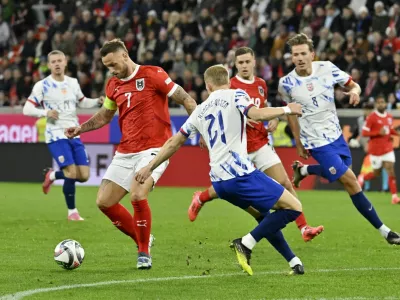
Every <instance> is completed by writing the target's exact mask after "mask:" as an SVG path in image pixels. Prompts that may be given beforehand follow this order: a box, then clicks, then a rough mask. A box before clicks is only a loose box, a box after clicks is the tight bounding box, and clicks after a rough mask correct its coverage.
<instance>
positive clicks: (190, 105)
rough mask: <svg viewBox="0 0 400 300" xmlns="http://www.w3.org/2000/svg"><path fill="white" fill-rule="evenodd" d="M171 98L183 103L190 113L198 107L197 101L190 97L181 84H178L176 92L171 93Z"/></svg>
mask: <svg viewBox="0 0 400 300" xmlns="http://www.w3.org/2000/svg"><path fill="white" fill-rule="evenodd" d="M171 99H172V100H173V101H175V102H176V103H178V104H180V105H183V106H184V107H185V109H186V111H187V113H188V114H189V115H190V114H191V113H192V112H193V111H194V110H195V109H196V106H197V104H196V101H194V99H193V98H192V97H190V96H189V94H188V93H186V92H185V90H184V89H183V88H182V87H181V86H178V88H177V89H176V90H175V92H174V93H173V94H172V95H171Z"/></svg>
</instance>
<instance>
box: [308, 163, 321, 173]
mask: <svg viewBox="0 0 400 300" xmlns="http://www.w3.org/2000/svg"><path fill="white" fill-rule="evenodd" d="M307 173H308V174H310V175H318V176H322V168H321V166H320V165H309V166H308V167H307Z"/></svg>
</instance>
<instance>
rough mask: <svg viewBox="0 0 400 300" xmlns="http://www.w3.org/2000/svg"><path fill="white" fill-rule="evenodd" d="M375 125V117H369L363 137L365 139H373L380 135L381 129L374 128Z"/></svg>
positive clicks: (363, 130)
mask: <svg viewBox="0 0 400 300" xmlns="http://www.w3.org/2000/svg"><path fill="white" fill-rule="evenodd" d="M374 123H375V118H374V116H373V115H369V116H368V117H367V119H366V120H365V123H364V126H363V128H362V132H361V135H362V136H365V137H373V136H377V135H379V131H380V129H375V128H373V125H374Z"/></svg>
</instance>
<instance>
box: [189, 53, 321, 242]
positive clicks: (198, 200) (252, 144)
mask: <svg viewBox="0 0 400 300" xmlns="http://www.w3.org/2000/svg"><path fill="white" fill-rule="evenodd" d="M255 64H256V60H255V58H254V52H253V50H252V49H251V48H248V47H241V48H238V49H237V50H236V52H235V66H236V68H237V69H238V74H237V75H236V76H235V77H233V78H231V81H230V87H231V88H232V89H242V90H244V91H246V93H247V94H248V95H249V96H250V99H251V101H252V102H253V104H254V105H255V106H256V107H258V108H263V107H264V106H265V102H266V95H267V85H266V83H265V81H264V80H263V79H261V78H259V77H257V76H254V68H255ZM250 122H251V123H250ZM250 122H249V119H248V122H247V126H246V134H247V152H248V153H249V157H250V159H251V161H252V162H253V163H254V165H255V166H256V168H257V169H258V170H260V171H261V172H264V173H265V174H267V175H268V176H270V177H271V178H273V179H275V180H276V181H277V182H278V183H280V184H281V185H283V186H284V187H285V188H286V189H287V190H288V191H289V192H290V193H291V194H292V195H293V196H295V197H296V198H298V197H297V194H296V192H295V190H294V188H293V186H292V183H291V182H290V180H289V177H288V175H287V173H286V171H285V168H284V167H283V165H282V162H281V160H280V158H279V156H278V155H277V154H276V152H275V150H274V148H273V147H272V146H271V145H270V144H269V142H268V131H270V132H273V131H274V130H275V129H276V127H277V125H278V122H279V119H278V118H275V119H272V120H270V121H269V122H268V131H267V129H266V128H265V126H264V123H263V122H254V121H250ZM215 198H218V196H217V194H216V192H215V189H214V188H213V186H211V187H209V188H208V189H207V190H205V191H203V192H195V193H194V195H193V199H192V203H191V205H190V207H189V210H188V214H189V219H190V220H191V221H192V222H193V221H194V220H195V219H196V217H197V215H198V213H199V212H200V209H201V208H202V206H203V204H204V203H206V202H207V201H210V200H213V199H215ZM246 211H247V212H249V213H250V214H251V215H252V216H253V217H254V218H255V219H256V220H257V219H260V218H261V219H262V216H261V215H260V213H259V212H258V211H257V210H255V209H254V208H252V207H248V208H246ZM296 224H297V227H298V228H299V230H300V232H301V234H302V237H303V239H304V241H306V242H308V241H310V240H312V239H313V238H314V237H315V236H317V235H318V234H320V233H321V232H322V231H323V230H324V227H323V226H318V227H316V228H313V227H310V226H308V225H307V221H306V218H305V216H304V214H303V213H301V214H300V216H299V217H298V218H297V219H296Z"/></svg>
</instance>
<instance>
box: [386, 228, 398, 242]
mask: <svg viewBox="0 0 400 300" xmlns="http://www.w3.org/2000/svg"><path fill="white" fill-rule="evenodd" d="M386 241H387V242H388V243H389V244H391V245H400V235H399V234H398V233H397V232H394V231H390V232H389V234H388V236H387V238H386Z"/></svg>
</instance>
